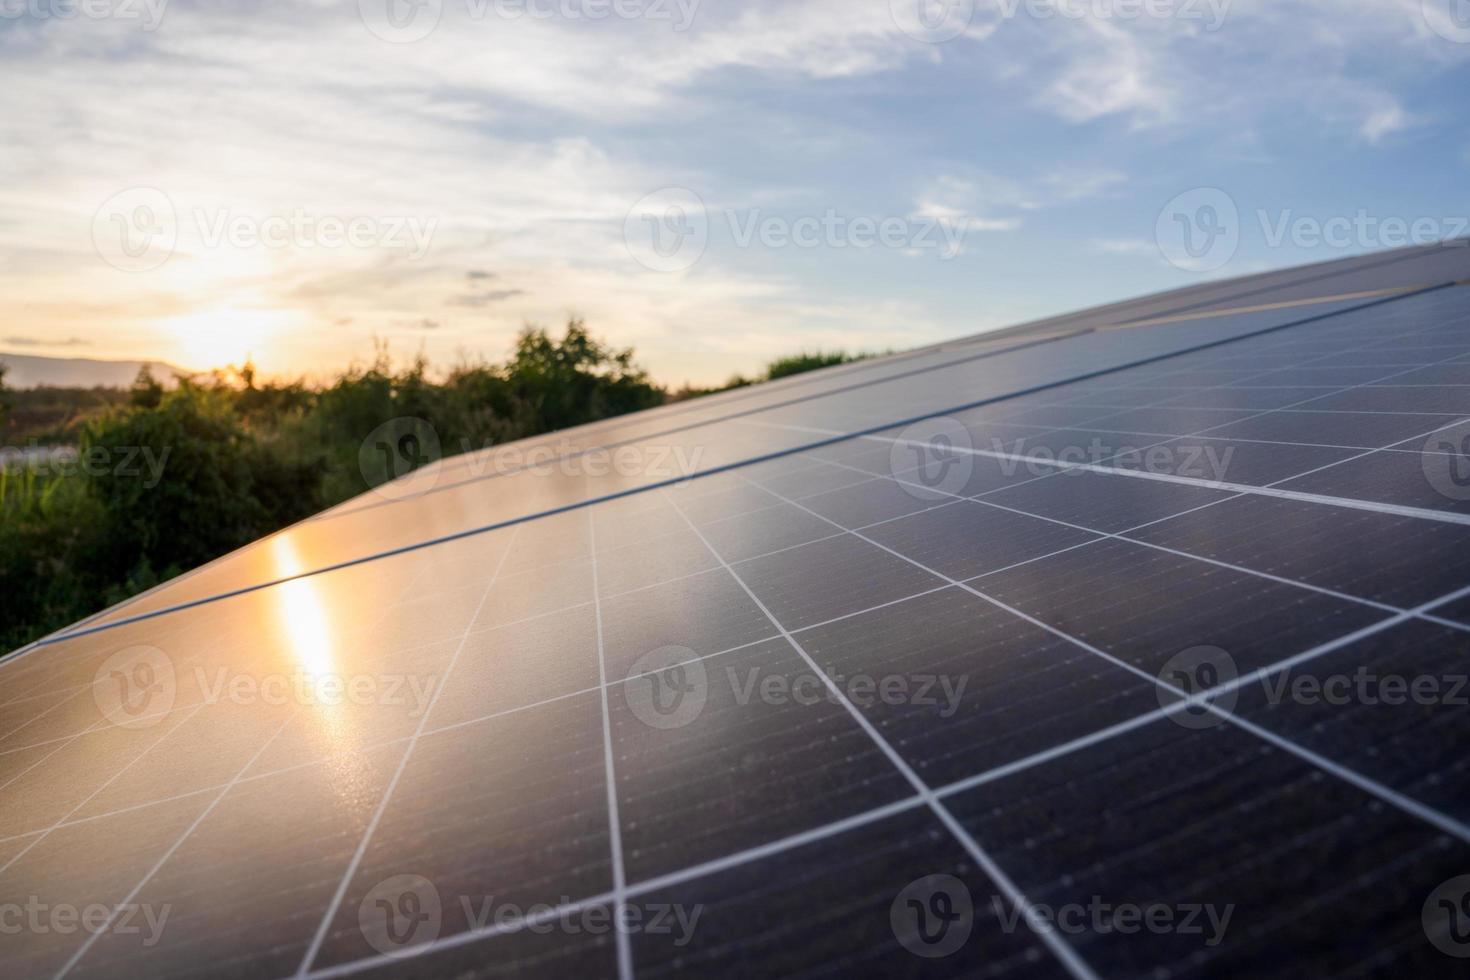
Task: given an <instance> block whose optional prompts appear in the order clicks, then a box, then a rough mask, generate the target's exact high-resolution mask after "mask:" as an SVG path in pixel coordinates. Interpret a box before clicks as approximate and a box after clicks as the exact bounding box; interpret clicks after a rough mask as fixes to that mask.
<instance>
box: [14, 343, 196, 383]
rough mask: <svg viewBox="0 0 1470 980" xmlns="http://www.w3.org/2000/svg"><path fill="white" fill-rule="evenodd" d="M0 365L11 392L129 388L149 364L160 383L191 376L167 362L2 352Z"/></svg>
mask: <svg viewBox="0 0 1470 980" xmlns="http://www.w3.org/2000/svg"><path fill="white" fill-rule="evenodd" d="M0 363H3V364H5V365H6V366H7V367H8V368H9V370H7V371H6V372H5V385H6V387H9V388H38V387H41V386H43V385H47V386H55V387H59V388H95V387H99V386H100V387H104V388H126V387H128V386H129V385H131V384H132V383H133V379H134V378H136V377H137V376H138V371H139V369H140V368H142V367H143V365H144V364H147V365H148V366H149V368H150V369H151V370H152V371H153V376H154V377H155V378H157V379H158V380H159V381H162V382H164V383H166V384H167V383H170V382H172V381H173V376H174V374H175V373H179V374H189V373H190V372H188V371H185V370H184V369H183V368H177V367H174V366H173V365H172V364H169V363H167V362H165V361H102V360H96V359H94V358H89V357H36V356H35V355H32V354H9V353H6V352H5V351H0Z"/></svg>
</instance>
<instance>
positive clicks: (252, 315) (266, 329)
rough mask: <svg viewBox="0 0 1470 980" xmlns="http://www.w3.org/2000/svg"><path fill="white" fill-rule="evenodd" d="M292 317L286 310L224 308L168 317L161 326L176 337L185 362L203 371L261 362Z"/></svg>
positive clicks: (181, 356) (186, 364) (182, 360)
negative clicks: (248, 360) (254, 361)
mask: <svg viewBox="0 0 1470 980" xmlns="http://www.w3.org/2000/svg"><path fill="white" fill-rule="evenodd" d="M292 319H294V317H293V315H292V314H291V313H290V312H288V311H285V310H269V309H236V308H224V309H208V310H198V311H196V312H193V313H185V314H182V315H180V316H175V317H169V318H168V319H167V320H164V321H163V322H162V324H161V326H162V328H163V329H164V330H165V331H166V332H167V333H168V334H170V335H171V336H172V337H173V339H174V345H175V348H176V350H177V351H178V354H177V357H178V359H179V361H180V362H181V363H182V364H183V366H185V367H189V368H193V369H195V370H201V371H202V370H208V369H209V368H217V367H225V366H226V365H230V364H235V365H239V364H243V363H244V362H245V361H246V360H247V359H251V358H253V359H255V360H256V361H257V363H258V362H259V360H260V359H261V357H262V356H266V357H268V356H269V354H270V347H271V342H272V340H273V339H274V338H275V337H276V336H277V335H278V334H279V333H280V332H281V331H282V330H283V329H285V328H286V327H287V326H288V325H289V323H290V321H291V320H292Z"/></svg>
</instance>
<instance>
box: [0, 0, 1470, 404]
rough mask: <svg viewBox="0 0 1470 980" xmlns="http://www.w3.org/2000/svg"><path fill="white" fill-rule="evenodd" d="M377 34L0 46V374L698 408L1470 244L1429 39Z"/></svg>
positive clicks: (773, 20) (197, 14)
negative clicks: (1222, 287)
mask: <svg viewBox="0 0 1470 980" xmlns="http://www.w3.org/2000/svg"><path fill="white" fill-rule="evenodd" d="M58 2H59V0H58ZM388 2H389V0H360V2H358V3H353V4H335V5H328V6H315V5H313V6H276V5H265V4H258V3H252V4H248V5H246V6H244V7H241V8H238V9H231V10H221V9H217V8H215V7H214V6H213V5H209V4H203V3H201V2H197V0H175V2H172V3H170V2H168V0H148V2H144V0H117V2H116V3H110V2H103V3H100V4H97V5H93V6H92V7H89V8H88V10H89V11H91V12H90V13H87V14H85V15H84V16H76V11H72V16H70V17H66V18H63V17H62V16H61V14H60V13H58V10H59V9H60V8H56V6H55V4H54V3H53V2H52V0H30V2H28V3H27V4H26V5H24V7H23V8H17V9H11V8H6V10H7V13H6V16H5V17H4V18H3V19H0V49H3V50H4V52H5V58H4V60H3V62H0V79H3V80H4V82H5V85H6V88H7V91H9V92H11V93H12V99H13V100H14V104H15V105H16V106H18V107H21V108H20V109H19V111H16V112H12V113H9V114H7V118H6V119H4V120H0V134H3V137H4V138H3V140H0V160H3V162H4V163H5V164H6V169H7V173H9V174H10V175H11V180H10V181H8V183H7V187H6V189H5V190H3V191H0V202H3V203H0V215H4V220H3V221H0V285H3V287H4V289H3V291H0V296H3V297H4V298H3V299H0V316H3V317H4V318H5V320H6V322H7V324H8V330H7V337H6V338H5V339H6V340H7V341H8V343H7V346H8V347H20V348H22V349H23V350H24V351H25V352H26V353H31V354H36V355H42V356H84V357H93V358H105V359H122V360H161V361H167V362H170V363H175V364H180V365H183V366H186V367H189V368H195V367H197V368H198V369H199V370H201V371H205V370H209V369H211V368H217V367H222V366H224V365H227V364H230V363H236V364H238V363H240V362H241V361H242V360H243V358H244V357H245V356H246V355H247V354H249V355H252V356H253V358H254V361H255V363H256V365H257V367H258V368H259V370H260V371H261V372H262V374H263V375H265V376H284V377H288V376H292V375H295V374H301V373H305V372H306V371H308V370H314V371H319V372H325V373H328V374H330V373H331V372H333V371H336V370H340V369H341V368H342V367H345V366H346V365H347V364H348V363H350V362H351V361H352V360H353V359H354V358H359V359H360V358H361V357H362V356H363V355H364V354H365V353H366V352H367V351H369V350H370V344H371V338H372V337H382V338H384V339H386V340H387V341H388V342H389V343H390V345H391V347H392V349H394V350H396V351H401V352H410V351H417V350H418V349H420V348H421V347H422V349H423V350H424V351H425V353H426V355H427V356H428V357H429V358H430V360H431V361H433V362H434V363H438V364H444V363H449V362H451V361H452V360H454V359H455V356H456V352H458V351H460V350H463V351H465V352H467V353H468V354H470V355H471V356H482V357H486V358H489V359H492V360H493V359H497V358H498V357H499V356H501V354H502V352H503V351H504V350H505V349H506V348H507V347H508V346H509V344H510V342H511V341H512V340H513V338H514V335H515V333H516V331H517V330H519V329H520V327H521V325H522V324H523V323H528V322H529V323H536V324H541V325H545V326H547V327H550V328H553V329H554V328H555V327H556V325H558V324H560V323H563V322H565V320H566V319H567V318H568V317H569V316H581V317H584V318H585V319H586V320H587V322H588V324H589V326H590V327H591V328H592V329H593V330H594V332H596V333H597V334H598V335H599V336H601V337H604V338H606V339H607V341H608V342H609V343H612V344H614V345H617V346H619V347H633V348H634V349H635V350H636V351H637V352H638V355H639V358H640V360H641V361H642V363H643V364H644V366H645V367H646V368H647V369H648V370H649V372H650V374H651V375H653V376H654V377H657V378H658V379H660V381H662V382H663V383H666V384H669V385H672V386H677V385H680V384H684V383H695V384H711V383H717V382H719V381H722V380H724V379H725V378H727V377H728V376H729V375H730V374H732V373H749V372H750V371H751V370H753V369H754V368H755V367H756V366H757V365H758V364H760V363H763V362H764V361H766V360H769V359H770V358H772V357H775V356H778V355H780V354H784V353H789V352H792V351H794V350H800V349H815V348H843V349H863V350H866V349H887V348H906V347H913V346H918V345H921V344H925V343H930V342H934V341H938V340H941V339H945V338H949V337H956V336H964V335H969V334H974V333H976V332H979V331H982V330H988V329H992V328H999V327H1003V326H1008V325H1012V324H1016V323H1020V322H1023V321H1027V320H1032V319H1036V318H1038V317H1042V316H1045V315H1049V314H1053V313H1059V312H1064V311H1066V310H1071V309H1081V308H1085V307H1090V306H1094V305H1098V304H1100V303H1105V302H1109V301H1112V300H1117V299H1122V298H1125V297H1128V296H1134V295H1141V294H1144V293H1148V292H1154V291H1158V290H1164V289H1170V288H1175V287H1181V286H1188V285H1191V284H1194V283H1198V282H1202V281H1208V280H1209V279H1211V278H1221V277H1232V276H1239V275H1244V274H1248V273H1251V272H1257V271H1265V270H1267V269H1275V268H1284V267H1288V266H1294V265H1299V264H1302V263H1305V262H1311V261H1318V260H1330V259H1333V258H1341V257H1344V256H1348V255H1353V254H1359V253H1363V252H1368V251H1374V250H1377V249H1380V248H1388V247H1393V246H1395V245H1399V244H1413V243H1421V242H1424V241H1431V240H1439V239H1443V238H1449V237H1456V236H1458V235H1463V234H1465V232H1466V228H1467V226H1470V218H1467V217H1466V215H1467V213H1470V207H1467V206H1466V205H1465V204H1464V202H1463V194H1462V190H1461V189H1462V188H1463V185H1464V181H1465V177H1466V176H1467V174H1470V137H1466V136H1465V135H1464V133H1465V131H1466V127H1465V123H1466V122H1467V121H1470V109H1467V108H1466V106H1465V104H1464V101H1463V99H1461V98H1459V97H1458V96H1457V95H1456V94H1455V93H1456V92H1459V91H1463V87H1464V86H1463V84H1461V83H1462V82H1463V80H1464V78H1465V68H1466V65H1467V59H1470V28H1467V27H1465V26H1463V25H1462V24H1461V23H1460V21H1459V20H1458V19H1457V18H1456V17H1455V12H1454V10H1453V8H1452V4H1451V2H1450V0H1422V2H1421V0H1396V2H1393V3H1352V4H1344V3H1341V2H1332V3H1329V2H1327V0H1302V2H1300V3H1296V4H1292V5H1289V6H1288V5H1281V4H1275V5H1271V4H1265V3H1259V2H1253V0H1252V2H1248V0H1235V2H1229V0H1213V2H1211V3H1203V2H1193V0H1190V2H1184V0H1180V2H1171V0H1153V2H1150V3H1148V4H1130V5H1126V6H1127V10H1125V9H1124V6H1125V5H1118V9H1117V10H1116V11H1115V10H1113V9H1112V6H1110V5H1109V4H1107V3H1106V2H1103V3H1091V4H1080V3H1069V2H1065V0H1057V2H1050V0H1004V2H996V3H986V2H983V0H982V2H979V3H975V2H972V0H962V2H951V3H945V4H935V3H930V2H927V0H914V2H912V3H910V2H908V0H893V2H891V3H890V2H874V3H867V4H863V5H859V6H853V5H851V4H841V5H839V4H837V3H835V2H833V0H806V2H799V3H797V2H790V3H783V4H773V3H769V2H764V0H760V2H751V3H747V4H742V5H739V6H736V7H716V6H715V5H713V4H705V3H701V2H699V0H681V2H680V3H677V4H676V3H672V2H664V0H659V2H652V0H650V2H643V3H623V4H618V5H616V7H608V9H607V10H603V7H604V6H606V5H599V4H597V3H596V2H595V0H590V2H588V3H585V4H583V3H578V2H575V0H557V2H552V0H517V2H515V3H511V2H509V0H473V2H471V0H467V2H466V3H459V2H458V0H448V2H446V0H432V2H428V3H426V4H421V5H419V6H417V7H414V8H412V9H411V10H410V11H409V12H408V13H409V15H410V16H408V17H407V19H406V20H405V19H404V17H402V16H396V17H395V18H392V19H390V18H388V16H387V15H388V11H389V8H388V7H387V6H385V5H386V4H387V3H388ZM392 2H393V3H398V2H399V0H392ZM53 8H55V9H53ZM94 8H95V9H94ZM911 8H912V9H911ZM393 11H395V12H396V13H397V14H399V15H402V14H404V11H403V10H399V9H398V8H397V7H394V8H393ZM597 11H603V16H602V18H601V19H594V15H595V14H596V12H597ZM1129 11H1132V13H1131V15H1129ZM1140 11H1142V12H1141V13H1140ZM206 13H207V16H204V14H206ZM307 27H309V28H311V30H309V31H308V30H305V28H307ZM778 28H779V29H778ZM1280 36H1290V37H1292V39H1293V44H1292V45H1291V46H1290V50H1289V51H1288V50H1283V49H1282V48H1281V46H1280V45H1276V44H1273V43H1269V42H1270V39H1272V38H1275V37H1280ZM367 66H371V68H372V71H371V73H369V74H365V73H364V71H363V69H364V67H367ZM1262 71H1269V72H1270V74H1271V76H1272V79H1273V84H1272V85H1271V86H1260V85H1256V84H1252V80H1253V79H1254V78H1256V77H1258V76H1259V75H1260V74H1261V72H1262ZM609 79H612V80H614V82H613V83H612V84H608V80H609ZM77 87H82V88H84V89H85V90H87V91H90V92H93V93H97V94H96V95H95V96H94V97H90V98H84V99H80V100H73V99H71V98H70V97H69V96H68V95H67V94H66V93H67V92H70V91H74V90H76V89H77ZM937 92H947V93H953V95H952V97H948V98H939V97H936V95H935V93H937ZM1386 173H1393V174H1395V175H1397V176H1398V178H1399V179H1395V180H1393V181H1385V180H1382V179H1377V178H1379V177H1381V175H1383V174H1386Z"/></svg>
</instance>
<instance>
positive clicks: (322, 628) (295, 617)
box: [271, 535, 335, 677]
mask: <svg viewBox="0 0 1470 980" xmlns="http://www.w3.org/2000/svg"><path fill="white" fill-rule="evenodd" d="M271 557H272V558H273V559H274V560H275V563H276V571H277V575H278V576H279V577H281V578H285V577H287V576H291V575H299V574H301V572H303V571H305V567H304V566H303V565H302V563H301V559H300V557H299V556H298V555H297V554H296V548H295V546H294V545H293V544H292V542H291V539H290V538H289V537H288V536H284V535H283V536H281V537H278V538H276V539H274V540H273V541H272V542H271ZM317 589H318V587H317V583H316V582H314V581H313V580H312V579H310V578H298V579H295V580H294V581H290V582H284V583H282V584H281V585H279V586H277V595H278V596H279V600H280V613H281V620H282V627H283V631H284V633H285V635H286V639H287V642H288V643H289V644H290V648H291V655H292V657H294V658H295V660H296V663H297V665H298V666H299V667H300V668H301V669H302V670H303V671H305V672H306V673H308V674H311V675H312V676H313V677H322V676H323V675H326V674H330V673H331V672H332V670H333V668H334V666H335V664H334V659H333V649H332V629H331V624H330V623H329V622H328V621H327V611H326V607H325V604H324V603H323V602H322V599H321V596H320V595H319V594H318V591H317Z"/></svg>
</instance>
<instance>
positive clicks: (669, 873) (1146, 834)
mask: <svg viewBox="0 0 1470 980" xmlns="http://www.w3.org/2000/svg"><path fill="white" fill-rule="evenodd" d="M1466 279H1470V250H1467V249H1463V248H1455V247H1440V248H1433V249H1420V250H1412V251H1407V252H1401V253H1391V254H1389V255H1379V256H1370V257H1363V258H1355V259H1350V260H1345V261H1343V262H1341V263H1336V264H1334V265H1331V266H1325V267H1324V266H1318V267H1312V268H1309V269H1302V270H1294V271H1290V272H1286V273H1272V274H1268V275H1266V276H1261V277H1253V278H1252V279H1250V280H1241V281H1236V282H1233V283H1222V284H1211V285H1209V286H1206V287H1199V288H1197V289H1196V290H1193V291H1187V292H1185V293H1175V294H1169V295H1166V296H1162V297H1155V298H1148V299H1145V300H1140V301H1135V302H1133V303H1130V304H1119V305H1117V306H1114V307H1108V308H1104V309H1103V310H1100V311H1092V312H1090V313H1087V314H1078V315H1075V316H1073V317H1068V318H1057V319H1056V320H1053V321H1044V322H1042V323H1040V324H1036V325H1032V326H1030V327H1028V328H1026V329H1022V330H1019V331H1014V332H1007V333H1006V334H1005V335H1001V336H992V337H981V338H975V339H973V340H971V341H963V342H957V343H954V344H949V345H942V346H940V347H938V348H931V349H927V350H923V351H917V352H911V353H909V354H906V355H899V356H895V357H892V358H887V359H883V360H880V361H876V362H869V363H863V364H858V365H849V366H845V367H842V368H838V369H832V370H829V371H825V372H819V373H815V374H812V375H807V376H802V377H798V378H793V379H790V380H788V381H785V382H780V383H777V384H773V385H770V386H761V387H758V388H754V389H748V390H744V391H738V392H733V393H729V394H725V395H722V396H714V397H712V398H709V399H705V400H701V401H698V402H694V403H688V404H683V405H677V406H670V407H667V408H663V409H658V410H654V411H652V412H647V413H641V414H639V415H635V416H630V417H625V418H621V419H614V420H609V421H607V422H604V423H599V424H596V425H592V426H584V427H582V428H580V429H577V430H572V431H570V432H567V433H561V434H557V435H555V436H552V437H547V438H543V439H540V440H535V441H530V442H528V443H525V444H519V445H517V446H515V447H511V448H512V450H513V452H509V453H508V452H507V451H506V450H505V449H504V448H503V447H502V448H499V449H495V450H488V451H483V452H480V453H477V454H472V455H466V456H463V457H456V458H451V459H448V460H445V461H443V462H441V463H438V464H435V465H433V466H432V467H430V468H428V469H427V470H426V471H420V472H419V473H418V474H416V475H414V476H413V477H410V478H409V479H411V480H413V481H415V482H414V489H415V490H416V491H417V492H414V493H411V494H404V495H400V494H399V493H397V492H395V490H394V485H391V484H390V485H389V486H388V487H386V488H380V491H383V492H379V493H375V494H370V495H368V496H366V497H364V498H359V499H358V500H356V501H350V502H348V503H347V504H344V505H342V506H341V507H338V508H336V509H334V510H332V511H329V512H327V513H325V514H323V515H320V516H318V517H316V518H313V519H312V520H310V521H307V522H304V523H302V524H300V525H297V526H296V527H293V528H290V529H287V530H285V531H283V532H280V533H278V534H277V535H274V536H272V537H270V538H267V539H265V540H263V541H261V542H258V543H257V544H255V545H252V546H250V547H249V548H246V549H243V550H242V551H240V552H237V553H235V554H233V555H230V556H226V557H225V558H223V559H221V560H219V561H217V562H215V563H213V564H211V565H209V566H206V567H205V568H203V569H200V570H198V571H196V572H194V573H192V574H189V575H186V576H184V577H182V578H180V579H177V580H175V581H173V582H171V583H167V584H165V585H164V586H162V587H160V588H158V589H156V590H154V591H152V592H150V593H147V594H145V595H143V596H140V597H138V598H136V599H134V600H133V601H131V602H129V603H125V604H123V605H122V606H120V607H116V608H115V609H113V610H110V611H108V612H107V613H104V614H102V615H100V616H98V617H94V618H93V619H92V620H89V621H87V622H85V623H82V624H78V625H77V626H76V627H73V628H72V629H70V630H66V631H63V632H62V633H60V634H57V635H54V636H51V637H48V638H46V639H45V640H43V641H42V642H40V643H38V644H35V645H33V646H32V647H30V648H27V649H26V650H24V651H20V652H18V653H17V654H16V655H13V656H11V657H10V658H8V659H6V660H4V661H0V814H3V818H4V822H3V826H4V827H5V828H6V830H5V832H4V833H3V834H0V882H3V884H4V885H5V895H7V896H9V898H8V901H7V902H4V903H0V957H3V962H4V964H5V972H6V975H7V976H9V975H14V976H27V977H28V976H40V977H44V976H79V977H86V976H98V977H104V976H148V977H173V976H198V975H209V976H213V977H218V976H227V977H235V976H238V977H259V976H266V977H286V976H314V977H317V976H319V977H325V976H345V975H359V974H363V975H375V974H376V975H383V976H424V977H430V976H435V977H437V976H446V975H452V976H466V977H491V976H513V975H555V974H561V973H565V972H566V971H568V970H573V971H582V972H585V973H586V974H587V975H594V976H622V977H628V976H634V975H637V976H663V975H698V976H704V975H733V976H765V975H778V974H779V975H852V974H883V975H889V974H897V975H914V976H920V975H922V976H930V975H933V976H958V975H966V976H1024V977H1029V976H1069V975H1070V976H1075V977H1093V976H1115V975H1118V976H1136V975H1154V976H1262V975H1264V976H1277V975H1291V976H1301V975H1304V974H1305V975H1360V974H1361V975H1394V976H1399V975H1403V974H1404V973H1406V972H1410V971H1412V972H1415V973H1420V974H1425V975H1430V976H1455V975H1463V974H1462V971H1463V965H1464V958H1465V957H1470V878H1464V877H1462V876H1465V875H1470V783H1467V780H1466V771H1465V770H1466V768H1467V765H1470V764H1467V763H1466V761H1465V758H1464V752H1463V745H1464V744H1465V742H1464V738H1465V735H1466V732H1465V729H1466V726H1467V722H1466V720H1465V719H1466V718H1467V717H1470V714H1467V712H1466V710H1465V705H1464V699H1465V697H1466V696H1467V695H1470V692H1467V691H1466V690H1465V689H1464V688H1465V674H1466V673H1467V671H1466V670H1465V667H1464V664H1465V658H1466V656H1467V654H1470V650H1467V647H1470V642H1467V631H1470V548H1466V547H1465V543H1466V542H1465V541H1464V538H1465V537H1466V536H1467V535H1470V528H1467V527H1466V524H1467V523H1470V517H1467V510H1466V504H1465V502H1466V501H1467V500H1470V465H1467V460H1466V456H1467V455H1470V452H1467V446H1470V440H1466V439H1465V435H1466V434H1467V430H1466V426H1467V425H1470V397H1467V396H1466V395H1465V394H1464V393H1465V392H1467V391H1470V373H1467V372H1470V290H1467V289H1466V288H1465V287H1464V286H1461V285H1457V283H1458V282H1460V281H1461V280H1466ZM619 452H622V453H623V456H622V457H621V458H622V459H623V460H624V461H631V463H630V465H625V466H620V465H615V464H616V461H617V460H618V459H619V458H620V457H619V456H618V453H619ZM601 464H607V465H601Z"/></svg>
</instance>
